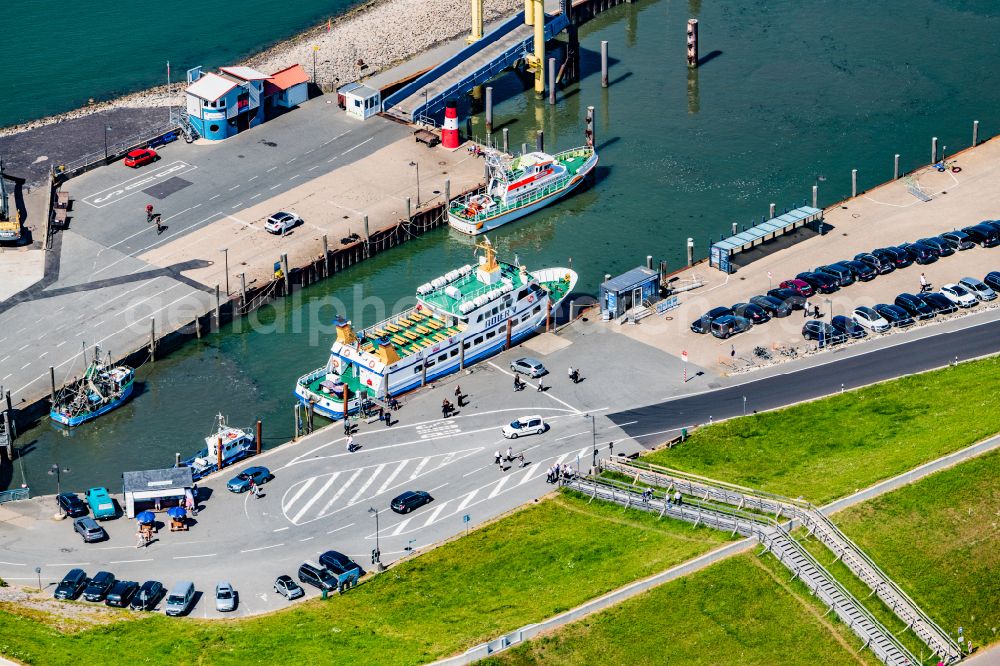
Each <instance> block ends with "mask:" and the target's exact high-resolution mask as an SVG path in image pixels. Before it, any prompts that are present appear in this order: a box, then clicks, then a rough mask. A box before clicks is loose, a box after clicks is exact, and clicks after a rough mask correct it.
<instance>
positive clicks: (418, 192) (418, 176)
mask: <svg viewBox="0 0 1000 666" xmlns="http://www.w3.org/2000/svg"><path fill="white" fill-rule="evenodd" d="M410 166H411V167H416V169H417V208H420V165H419V164H417V163H416V162H410Z"/></svg>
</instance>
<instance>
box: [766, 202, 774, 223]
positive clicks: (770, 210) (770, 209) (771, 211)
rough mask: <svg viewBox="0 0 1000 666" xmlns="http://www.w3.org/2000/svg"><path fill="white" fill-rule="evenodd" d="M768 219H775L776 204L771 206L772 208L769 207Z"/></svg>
mask: <svg viewBox="0 0 1000 666" xmlns="http://www.w3.org/2000/svg"><path fill="white" fill-rule="evenodd" d="M767 219H769V220H773V219H774V204H771V205H770V206H768V207H767Z"/></svg>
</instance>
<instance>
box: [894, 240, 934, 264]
mask: <svg viewBox="0 0 1000 666" xmlns="http://www.w3.org/2000/svg"><path fill="white" fill-rule="evenodd" d="M899 249H901V250H903V251H904V252H906V254H908V255H909V256H910V259H911V260H912V261H913V262H914V263H917V264H921V265H923V264H932V263H934V262H935V261H937V260H938V251H937V249H936V248H933V247H931V246H929V245H924V244H923V243H903V244H902V245H900V246H899Z"/></svg>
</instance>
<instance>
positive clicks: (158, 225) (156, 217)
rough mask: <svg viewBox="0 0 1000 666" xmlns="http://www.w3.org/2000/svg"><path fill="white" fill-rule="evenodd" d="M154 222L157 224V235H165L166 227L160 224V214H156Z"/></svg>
mask: <svg viewBox="0 0 1000 666" xmlns="http://www.w3.org/2000/svg"><path fill="white" fill-rule="evenodd" d="M153 220H154V221H155V222H156V235H157V236H159V235H160V234H161V233H163V229H164V226H163V225H162V224H160V214H159V213H156V214H155V215H153Z"/></svg>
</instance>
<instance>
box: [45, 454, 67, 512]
mask: <svg viewBox="0 0 1000 666" xmlns="http://www.w3.org/2000/svg"><path fill="white" fill-rule="evenodd" d="M60 472H65V473H66V474H69V468H68V467H62V468H60V467H59V463H52V465H51V466H50V467H49V476H53V475H55V477H56V495H62V476H61V474H60ZM58 504H59V500H56V505H57V506H58ZM60 510H61V509H60Z"/></svg>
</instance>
